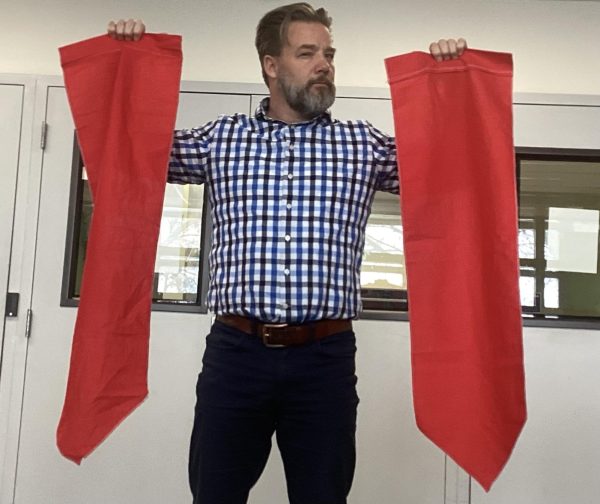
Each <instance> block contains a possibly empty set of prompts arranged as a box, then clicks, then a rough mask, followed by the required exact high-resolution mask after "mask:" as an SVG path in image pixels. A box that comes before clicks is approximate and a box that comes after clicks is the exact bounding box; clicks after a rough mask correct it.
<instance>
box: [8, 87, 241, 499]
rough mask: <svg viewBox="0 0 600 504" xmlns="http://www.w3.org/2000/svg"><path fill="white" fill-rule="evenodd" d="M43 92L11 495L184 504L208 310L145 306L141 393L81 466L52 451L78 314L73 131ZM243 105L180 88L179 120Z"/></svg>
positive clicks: (56, 96) (183, 123)
mask: <svg viewBox="0 0 600 504" xmlns="http://www.w3.org/2000/svg"><path fill="white" fill-rule="evenodd" d="M47 96H48V101H47V108H46V121H47V123H48V137H47V144H46V149H45V151H44V155H43V163H42V180H41V195H40V202H39V223H38V237H37V245H36V261H35V278H34V284H33V292H32V307H31V308H32V311H33V323H32V329H31V337H30V340H29V349H28V355H27V366H26V383H25V387H24V396H23V412H22V422H21V435H20V443H19V459H18V467H17V476H16V487H15V498H14V502H16V503H18V504H48V503H60V504H107V503H110V504H131V503H137V502H144V503H156V504H164V503H169V504H171V503H172V504H177V503H188V502H189V501H190V500H191V499H190V493H189V490H188V484H187V476H186V475H187V452H188V442H189V435H190V432H191V424H192V419H193V406H194V403H195V397H194V392H195V391H194V386H195V382H196V377H197V373H198V371H199V369H200V367H201V362H200V360H201V355H202V351H203V346H204V335H205V334H206V333H207V332H208V329H209V326H210V317H209V316H208V315H198V314H192V313H169V312H153V314H152V327H151V338H150V340H151V347H150V367H149V389H150V395H149V397H148V399H147V400H146V401H145V403H144V404H142V405H141V406H140V407H139V408H138V409H137V410H136V411H134V412H133V413H132V414H131V415H130V416H129V417H128V418H126V419H125V421H124V422H123V423H122V424H121V425H120V426H119V427H117V429H116V430H115V431H114V432H113V433H112V434H111V435H110V436H109V437H108V438H107V440H105V442H104V443H102V444H101V445H100V446H99V447H98V448H97V449H96V450H95V452H93V453H92V454H91V456H90V457H88V458H87V459H84V460H83V462H82V464H81V466H77V465H75V464H73V463H72V462H70V461H67V460H66V459H64V458H62V456H61V455H60V454H59V452H58V450H57V448H56V444H55V432H56V426H57V423H58V419H59V416H60V412H61V409H62V404H63V399H64V393H65V387H66V380H67V372H68V363H69V357H70V347H71V339H72V334H73V326H74V322H75V316H76V308H72V307H61V306H60V292H61V282H62V274H63V263H64V254H65V238H66V232H67V215H68V205H69V186H70V179H71V164H72V155H73V138H74V137H73V123H72V119H71V115H70V111H69V108H68V105H67V99H66V94H65V90H64V88H62V87H56V86H50V87H48V94H47ZM249 104H250V97H249V96H248V95H246V96H243V95H237V96H228V95H218V94H212V95H211V94H199V93H182V95H181V100H180V109H179V116H178V124H177V126H178V127H192V126H196V125H200V124H202V122H204V121H207V120H209V119H213V118H214V117H216V115H217V114H218V113H232V112H239V111H242V112H247V111H248V110H249Z"/></svg>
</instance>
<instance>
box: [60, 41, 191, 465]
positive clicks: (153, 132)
mask: <svg viewBox="0 0 600 504" xmlns="http://www.w3.org/2000/svg"><path fill="white" fill-rule="evenodd" d="M60 56H61V65H62V68H63V73H64V79H65V86H66V90H67V96H68V99H69V105H70V107H71V112H72V114H73V120H74V122H75V127H76V129H77V139H78V141H79V146H80V148H81V152H82V157H83V160H84V163H85V167H86V171H87V174H88V181H89V184H90V189H91V192H92V196H93V202H94V210H93V216H92V221H91V225H90V229H89V235H88V243H87V249H86V258H85V265H84V270H83V280H82V285H81V297H80V302H79V309H78V311H77V320H76V323H75V331H74V335H73V344H72V349H71V362H70V368H69V378H68V383H67V390H66V395H65V402H64V406H63V411H62V415H61V418H60V422H59V425H58V429H57V445H58V448H59V450H60V452H61V453H62V454H63V455H64V456H65V457H66V458H68V459H70V460H72V461H73V462H75V463H76V464H80V463H81V459H82V458H83V457H86V456H87V455H89V454H90V453H91V452H92V451H93V450H94V449H95V448H96V447H97V446H98V445H99V444H100V443H101V442H102V441H103V440H104V439H105V438H106V437H107V436H108V435H109V434H110V433H111V432H112V431H113V430H114V428H115V427H116V426H117V425H118V424H119V423H120V422H121V421H122V420H123V419H124V418H125V417H127V415H129V413H130V412H131V411H133V410H134V409H135V408H136V407H137V406H138V405H139V404H140V403H141V402H142V401H143V400H144V398H145V397H146V395H147V393H148V387H147V373H148V348H149V335H150V310H151V304H152V289H153V272H154V264H155V257H156V245H157V241H158V233H159V230H160V221H161V214H162V204H163V196H164V190H165V185H166V178H167V167H168V161H169V154H170V150H171V144H172V139H173V129H174V126H175V115H176V111H177V104H178V99H179V82H180V75H181V63H182V56H181V37H179V36H176V35H162V34H161V35H155V34H146V35H144V36H143V37H142V39H141V40H140V41H137V42H128V41H118V40H113V39H112V38H110V37H109V36H108V35H103V36H100V37H95V38H92V39H89V40H85V41H83V42H78V43H76V44H72V45H69V46H66V47H62V48H60ZM141 194H143V197H140V195H141Z"/></svg>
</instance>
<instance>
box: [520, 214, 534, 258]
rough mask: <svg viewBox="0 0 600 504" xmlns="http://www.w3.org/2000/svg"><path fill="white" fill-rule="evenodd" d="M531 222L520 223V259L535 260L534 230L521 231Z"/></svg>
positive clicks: (523, 221)
mask: <svg viewBox="0 0 600 504" xmlns="http://www.w3.org/2000/svg"><path fill="white" fill-rule="evenodd" d="M528 222H531V221H525V220H521V221H520V227H521V229H519V257H520V258H521V259H535V229H523V227H524V226H526V225H527V223H528Z"/></svg>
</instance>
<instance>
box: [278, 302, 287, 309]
mask: <svg viewBox="0 0 600 504" xmlns="http://www.w3.org/2000/svg"><path fill="white" fill-rule="evenodd" d="M280 306H281V307H282V308H283V309H284V310H287V309H288V308H289V305H288V304H287V303H281V305H280Z"/></svg>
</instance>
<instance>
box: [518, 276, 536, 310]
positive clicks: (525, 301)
mask: <svg viewBox="0 0 600 504" xmlns="http://www.w3.org/2000/svg"><path fill="white" fill-rule="evenodd" d="M519 292H520V294H521V305H522V306H533V305H534V303H535V278H533V277H530V276H522V277H520V278H519Z"/></svg>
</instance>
